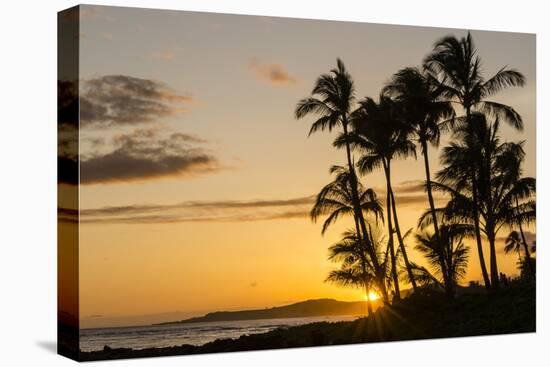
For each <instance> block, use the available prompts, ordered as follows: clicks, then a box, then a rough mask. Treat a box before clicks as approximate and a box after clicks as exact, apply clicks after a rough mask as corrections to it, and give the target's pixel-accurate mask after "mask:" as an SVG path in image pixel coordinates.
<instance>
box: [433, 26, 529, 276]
mask: <svg viewBox="0 0 550 367" xmlns="http://www.w3.org/2000/svg"><path fill="white" fill-rule="evenodd" d="M424 67H425V68H426V69H427V70H429V71H430V74H431V75H435V76H436V78H432V79H433V80H432V81H433V82H434V83H436V84H437V85H438V87H439V88H441V89H442V93H443V95H444V96H445V98H447V99H448V100H449V101H450V102H452V103H454V104H457V105H459V106H460V107H461V108H462V109H463V110H464V111H465V116H464V117H462V119H463V120H464V121H465V123H466V125H467V126H470V125H471V123H472V118H471V116H472V113H473V112H475V111H479V112H484V113H487V114H489V115H492V116H495V117H499V118H501V119H502V120H504V121H506V122H508V123H509V124H511V125H512V126H514V127H515V128H516V129H518V130H521V129H522V128H523V121H522V119H521V116H520V115H519V114H518V113H517V112H516V111H515V110H514V109H513V108H512V107H510V106H507V105H504V104H501V103H497V102H493V101H488V100H487V98H489V97H491V96H492V95H494V94H496V93H498V92H499V91H501V90H502V89H504V88H507V87H512V86H523V85H524V84H525V78H524V76H523V75H522V74H521V73H520V72H518V71H516V70H513V69H507V68H506V67H503V68H502V69H500V70H499V71H498V72H497V73H496V74H495V75H494V76H492V77H491V78H489V79H485V78H484V77H483V75H482V73H481V59H480V57H479V56H478V55H477V50H476V48H475V45H474V41H473V39H472V36H471V34H470V32H468V34H467V36H466V37H462V38H460V39H458V38H456V37H455V36H447V37H444V38H442V39H440V40H439V41H437V42H436V43H435V45H434V49H433V51H432V52H431V53H430V54H429V55H428V56H427V57H426V58H425V60H424ZM470 175H471V176H472V178H471V185H472V189H471V191H472V195H473V218H474V226H475V231H476V242H477V250H478V255H479V260H480V266H481V271H482V274H483V280H484V282H485V286H486V287H490V285H491V283H492V285H493V286H494V287H498V282H499V277H498V272H497V268H496V255H495V256H491V257H490V265H491V280H489V277H488V275H487V268H486V266H485V260H484V256H483V248H482V244H481V231H480V224H479V220H478V217H479V213H478V212H479V208H478V206H479V204H478V178H477V177H476V176H475V172H474V170H473V165H472V167H471V168H470Z"/></svg>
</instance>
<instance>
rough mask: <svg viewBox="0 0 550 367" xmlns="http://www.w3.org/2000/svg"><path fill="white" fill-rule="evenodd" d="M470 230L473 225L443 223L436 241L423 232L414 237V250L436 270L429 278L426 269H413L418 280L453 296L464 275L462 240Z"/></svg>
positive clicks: (465, 249) (466, 251)
mask: <svg viewBox="0 0 550 367" xmlns="http://www.w3.org/2000/svg"><path fill="white" fill-rule="evenodd" d="M472 230H473V228H472V226H470V225H467V224H443V225H442V226H441V227H440V233H439V238H436V237H435V234H433V233H432V234H430V233H428V232H425V231H424V232H421V233H419V234H417V235H416V243H417V245H416V246H415V249H416V250H417V251H419V252H420V253H422V254H423V255H424V256H425V257H426V259H427V261H428V263H429V264H430V266H431V267H432V268H433V269H434V271H435V274H433V275H432V273H431V272H429V271H428V270H427V269H426V268H423V267H419V266H416V271H417V273H418V278H419V279H421V280H422V281H423V282H424V283H428V284H429V283H432V284H435V285H437V286H439V287H441V288H443V289H444V290H445V294H446V295H447V296H448V297H450V298H452V297H454V295H455V293H456V286H457V285H458V282H459V281H460V279H462V278H463V277H464V276H465V275H466V268H467V265H468V257H469V249H468V247H467V246H466V245H465V244H464V242H463V239H464V238H465V237H466V236H467V235H468V234H469V233H470V232H472ZM445 281H450V283H451V285H452V286H451V287H449V286H448V285H446V284H445Z"/></svg>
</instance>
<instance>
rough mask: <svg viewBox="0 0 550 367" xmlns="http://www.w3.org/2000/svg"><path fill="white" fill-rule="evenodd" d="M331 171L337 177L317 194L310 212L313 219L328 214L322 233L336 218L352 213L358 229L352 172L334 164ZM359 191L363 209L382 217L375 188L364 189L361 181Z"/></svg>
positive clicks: (366, 212)
mask: <svg viewBox="0 0 550 367" xmlns="http://www.w3.org/2000/svg"><path fill="white" fill-rule="evenodd" d="M330 173H331V174H333V175H335V178H334V180H333V181H332V182H330V183H329V184H327V185H326V186H325V187H323V188H322V189H321V191H320V192H319V194H317V197H316V199H315V204H314V205H313V208H312V209H311V212H310V216H311V219H312V220H313V221H314V222H316V221H317V220H318V219H319V217H321V216H326V219H325V221H324V222H323V228H322V230H321V233H322V234H324V233H325V232H326V230H327V229H328V227H330V225H331V224H333V223H334V222H335V221H336V220H338V219H339V218H341V217H343V216H347V215H351V216H352V217H353V218H354V220H355V223H356V229H358V227H359V224H358V220H357V218H356V217H355V216H354V213H355V211H354V207H353V193H352V187H351V186H352V185H351V180H350V173H349V171H348V170H347V168H344V167H342V166H332V167H331V169H330ZM358 193H359V203H360V207H361V211H362V212H364V213H365V214H367V215H368V214H373V215H374V217H375V218H376V219H378V218H380V217H381V216H382V207H381V206H380V202H379V201H378V199H377V197H376V193H375V192H374V190H373V189H366V190H364V189H363V186H362V185H361V184H360V183H359V187H358ZM358 233H359V232H358Z"/></svg>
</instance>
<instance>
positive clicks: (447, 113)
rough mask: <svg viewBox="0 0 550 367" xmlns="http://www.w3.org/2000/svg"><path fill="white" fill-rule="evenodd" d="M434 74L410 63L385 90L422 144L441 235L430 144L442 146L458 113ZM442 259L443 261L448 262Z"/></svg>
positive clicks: (435, 224)
mask: <svg viewBox="0 0 550 367" xmlns="http://www.w3.org/2000/svg"><path fill="white" fill-rule="evenodd" d="M434 79H435V76H434V75H431V74H430V72H429V71H427V70H422V69H420V68H418V67H407V68H404V69H401V70H399V71H398V72H397V73H395V74H394V75H393V77H392V79H391V80H390V82H389V83H388V84H386V86H385V87H384V90H383V93H385V94H387V95H389V96H391V97H393V98H394V99H395V100H397V101H399V102H400V103H401V104H402V105H403V112H404V119H405V121H406V123H407V124H408V125H409V126H410V131H411V135H412V139H413V140H415V141H416V142H417V144H418V145H419V146H420V150H421V152H422V156H423V158H424V171H425V174H426V192H427V194H428V204H429V206H430V210H431V213H432V222H433V229H434V233H433V236H434V238H435V239H436V240H437V239H438V238H439V225H438V221H437V217H436V213H435V203H434V198H433V193H432V183H431V174H430V163H429V157H428V154H429V152H428V144H431V145H433V146H435V147H437V146H439V141H440V137H441V133H442V132H443V131H446V130H447V129H448V127H449V122H450V121H452V120H451V119H452V118H453V117H455V112H454V109H453V106H452V104H451V102H449V101H448V100H445V99H444V98H443V97H444V96H443V89H442V88H440V87H439V86H438V84H436V83H433V80H434ZM442 260H443V259H441V261H440V263H441V264H442V265H443V266H445V264H446V263H445V262H444V261H442ZM442 275H443V277H444V279H443V280H444V282H443V283H444V284H445V287H446V288H449V289H451V287H452V283H451V280H450V279H447V278H446V276H447V272H446V271H445V270H444V271H443V272H442Z"/></svg>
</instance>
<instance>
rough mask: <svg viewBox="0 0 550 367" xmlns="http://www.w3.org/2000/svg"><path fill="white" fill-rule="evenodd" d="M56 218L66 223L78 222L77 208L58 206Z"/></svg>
mask: <svg viewBox="0 0 550 367" xmlns="http://www.w3.org/2000/svg"><path fill="white" fill-rule="evenodd" d="M57 220H58V221H60V222H66V223H78V210H76V209H68V208H61V207H58V208H57Z"/></svg>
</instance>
